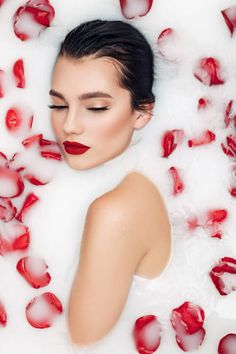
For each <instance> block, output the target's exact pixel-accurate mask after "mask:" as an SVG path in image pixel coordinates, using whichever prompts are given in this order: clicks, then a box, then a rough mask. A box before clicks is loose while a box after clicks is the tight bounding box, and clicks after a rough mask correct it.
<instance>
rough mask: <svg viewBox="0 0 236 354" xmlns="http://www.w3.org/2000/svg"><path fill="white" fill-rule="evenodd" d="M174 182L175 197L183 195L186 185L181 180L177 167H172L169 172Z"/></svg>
mask: <svg viewBox="0 0 236 354" xmlns="http://www.w3.org/2000/svg"><path fill="white" fill-rule="evenodd" d="M168 171H169V172H170V173H171V176H172V178H173V181H174V188H173V195H176V194H178V193H181V192H182V191H183V190H184V183H183V181H182V179H181V178H180V175H179V172H178V170H177V168H176V167H174V166H172V167H170V168H169V170H168Z"/></svg>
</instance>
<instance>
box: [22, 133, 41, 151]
mask: <svg viewBox="0 0 236 354" xmlns="http://www.w3.org/2000/svg"><path fill="white" fill-rule="evenodd" d="M42 137H43V134H34V135H32V136H30V137H29V138H25V139H24V140H23V141H22V142H21V143H22V145H23V146H24V147H25V148H29V147H31V145H32V144H34V143H37V144H39V141H40V139H41V138H42Z"/></svg>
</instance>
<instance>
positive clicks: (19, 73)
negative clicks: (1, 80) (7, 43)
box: [13, 59, 25, 88]
mask: <svg viewBox="0 0 236 354" xmlns="http://www.w3.org/2000/svg"><path fill="white" fill-rule="evenodd" d="M13 75H14V77H15V80H16V86H17V87H19V88H25V75H24V62H23V59H18V60H17V61H16V62H15V64H14V65H13Z"/></svg>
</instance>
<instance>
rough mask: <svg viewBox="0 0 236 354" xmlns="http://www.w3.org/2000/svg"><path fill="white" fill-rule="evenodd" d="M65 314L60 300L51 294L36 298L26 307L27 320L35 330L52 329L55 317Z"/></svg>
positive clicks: (47, 293)
mask: <svg viewBox="0 0 236 354" xmlns="http://www.w3.org/2000/svg"><path fill="white" fill-rule="evenodd" d="M62 312H63V307H62V304H61V302H60V300H59V299H58V298H57V297H56V295H54V294H53V293H51V292H46V293H43V294H41V295H39V296H37V297H34V298H33V299H32V300H31V301H30V302H29V303H28V305H27V306H26V311H25V313H26V318H27V321H28V322H29V324H30V325H31V326H32V327H35V328H48V327H51V326H52V324H53V321H54V319H55V317H56V316H57V315H59V314H61V313H62Z"/></svg>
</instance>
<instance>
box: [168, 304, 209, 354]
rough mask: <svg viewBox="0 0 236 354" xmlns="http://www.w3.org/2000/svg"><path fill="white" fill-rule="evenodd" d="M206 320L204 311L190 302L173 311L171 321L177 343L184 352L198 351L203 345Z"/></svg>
mask: <svg viewBox="0 0 236 354" xmlns="http://www.w3.org/2000/svg"><path fill="white" fill-rule="evenodd" d="M204 318H205V314H204V311H203V309H202V308H201V307H200V306H199V305H195V304H193V303H191V302H189V301H186V302H184V303H183V304H182V305H181V306H179V307H178V308H175V309H173V310H172V313H171V318H170V321H171V324H172V327H173V328H174V330H175V332H176V342H177V344H178V346H179V347H180V348H181V349H182V350H183V351H191V350H195V349H198V347H199V346H200V345H201V344H202V342H203V340H204V337H205V329H204V328H203V322H204Z"/></svg>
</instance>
